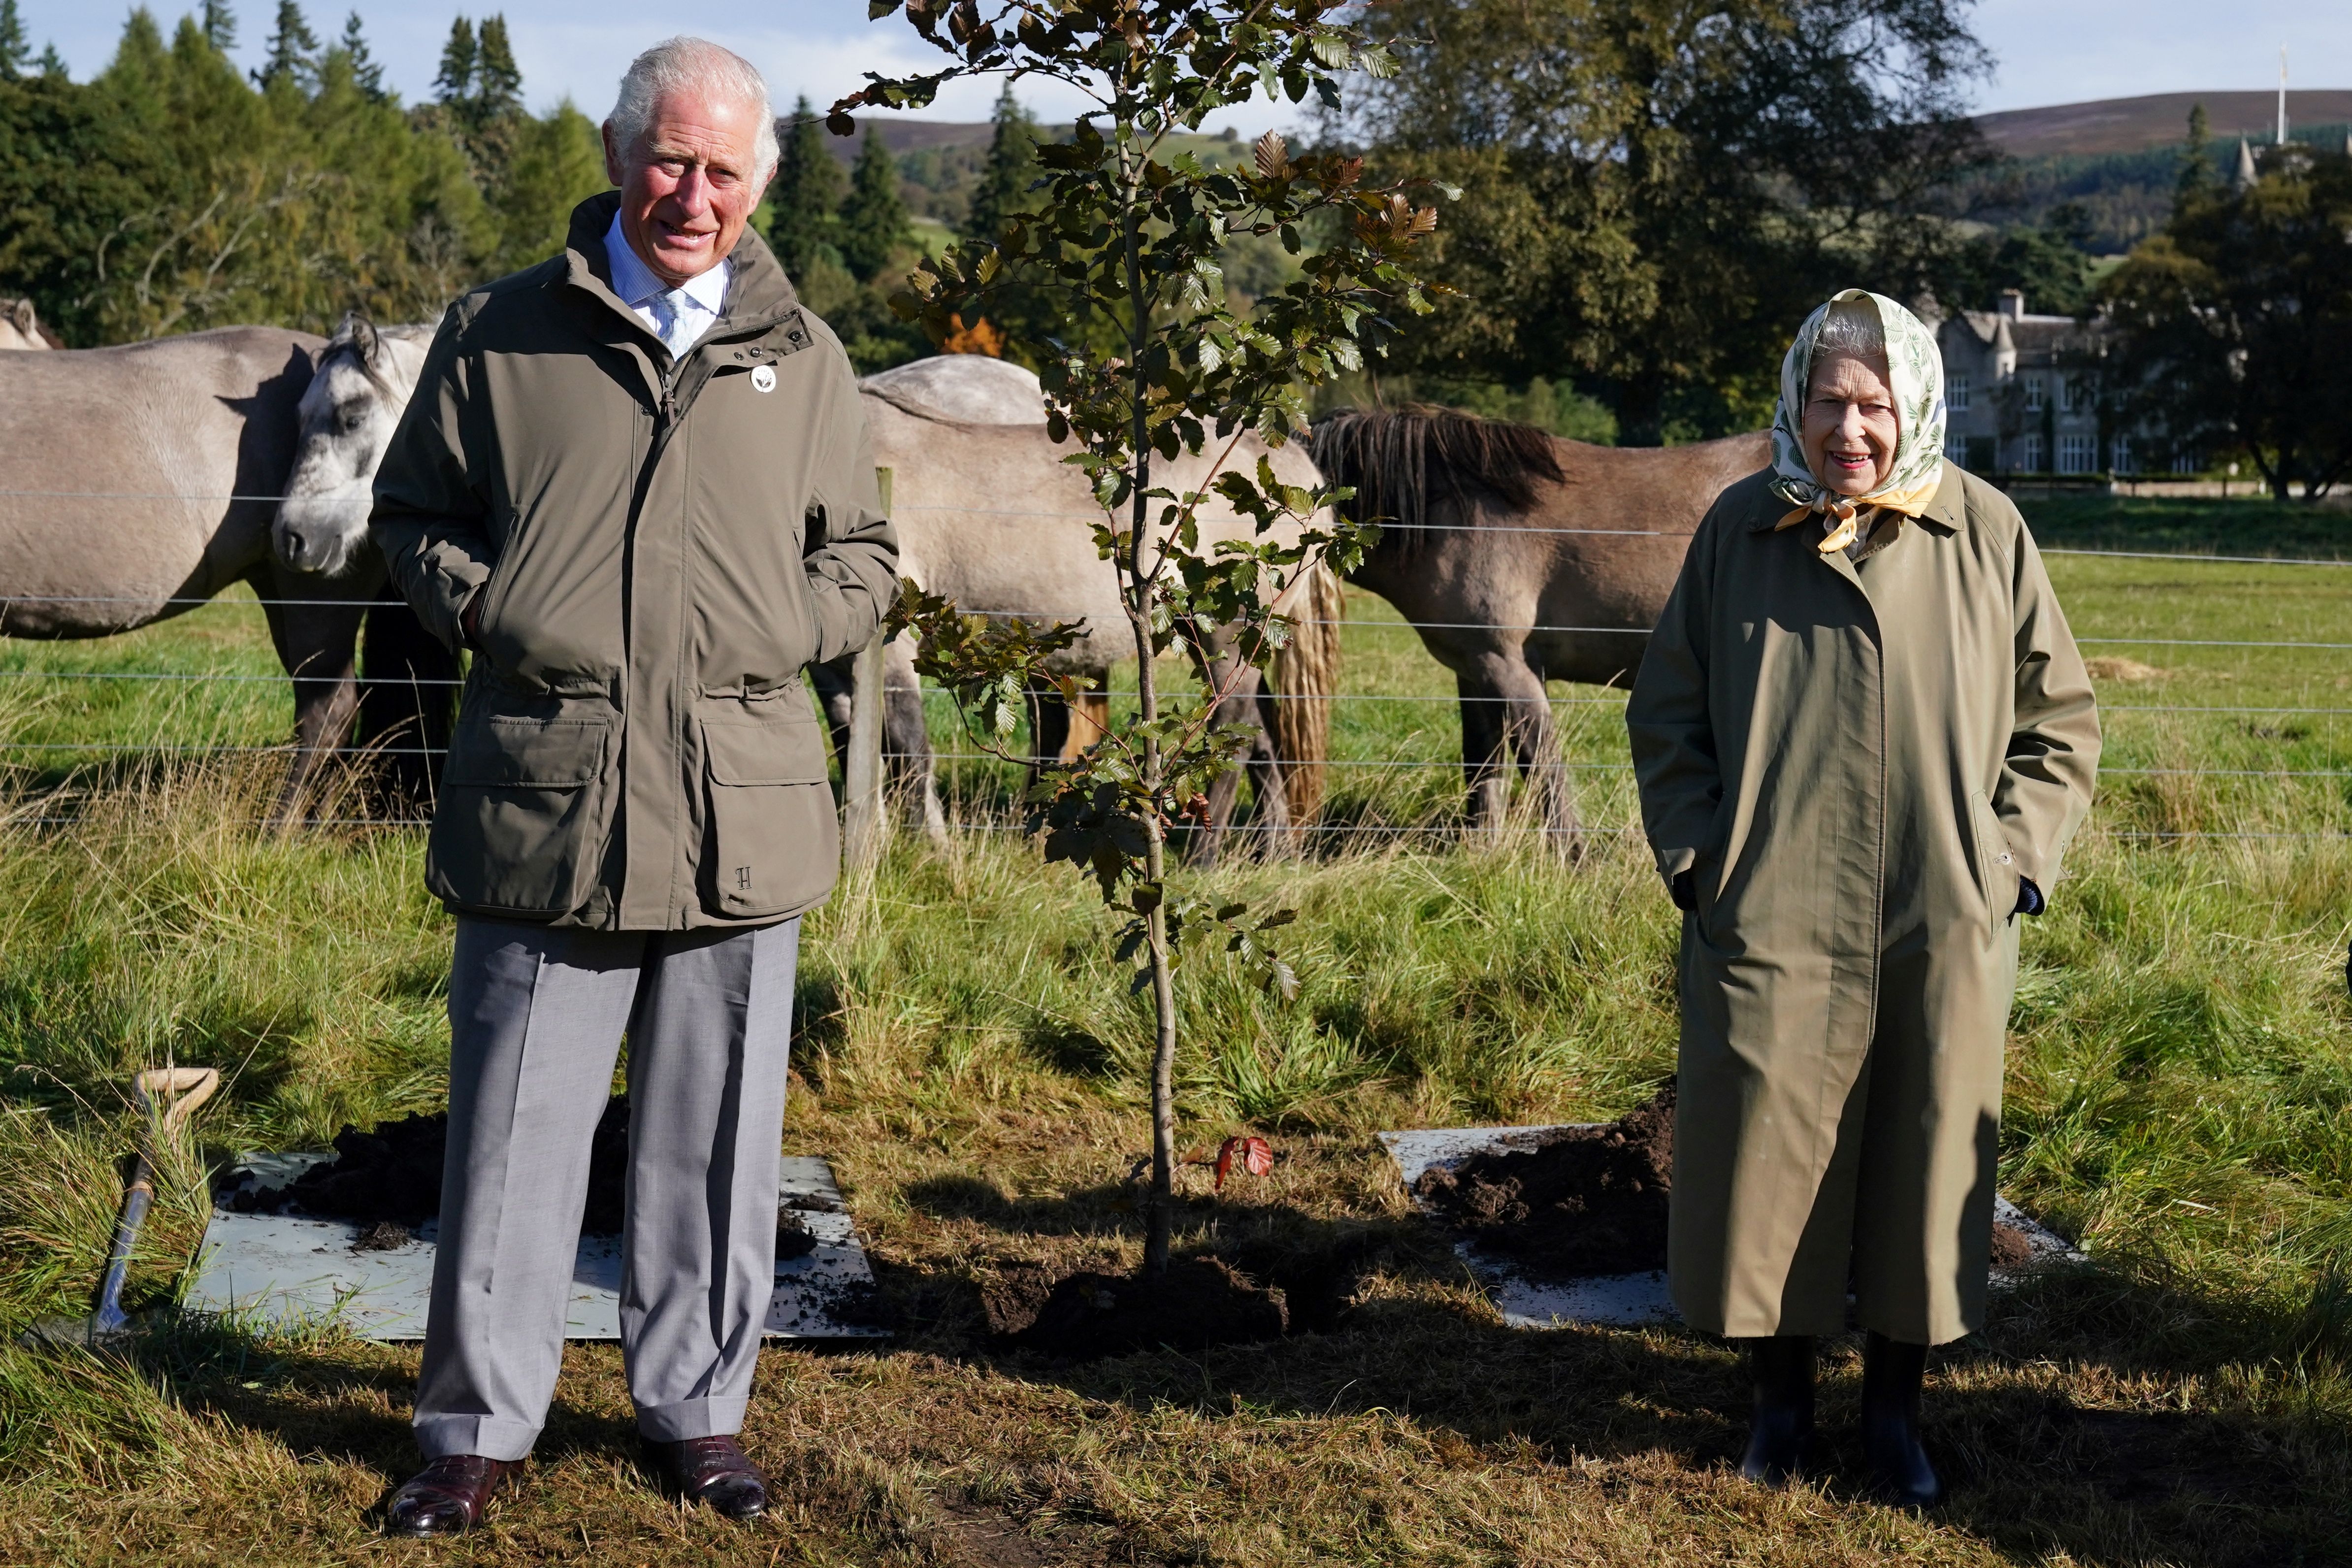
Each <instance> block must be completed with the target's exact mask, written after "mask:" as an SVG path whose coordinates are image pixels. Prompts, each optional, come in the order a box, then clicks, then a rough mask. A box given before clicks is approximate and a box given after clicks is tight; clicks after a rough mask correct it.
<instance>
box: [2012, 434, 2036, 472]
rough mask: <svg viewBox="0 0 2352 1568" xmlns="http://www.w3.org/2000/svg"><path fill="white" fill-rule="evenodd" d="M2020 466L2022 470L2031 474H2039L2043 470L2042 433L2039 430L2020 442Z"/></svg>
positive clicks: (2018, 460)
mask: <svg viewBox="0 0 2352 1568" xmlns="http://www.w3.org/2000/svg"><path fill="white" fill-rule="evenodd" d="M2018 447H2019V451H2018V455H2017V466H2018V468H2019V469H2020V470H2021V472H2024V473H2029V474H2038V473H2040V472H2042V436H2041V433H2040V432H2038V431H2037V432H2035V433H2034V434H2033V435H2031V436H2028V437H2025V439H2023V440H2022V441H2020V442H2019V443H2018Z"/></svg>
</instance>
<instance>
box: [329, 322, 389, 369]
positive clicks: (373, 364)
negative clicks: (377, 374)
mask: <svg viewBox="0 0 2352 1568" xmlns="http://www.w3.org/2000/svg"><path fill="white" fill-rule="evenodd" d="M335 336H336V337H337V338H339V339H341V340H342V341H343V342H348V343H350V344H351V345H352V348H354V349H356V350H358V351H359V356H360V359H361V360H362V363H366V364H367V365H368V366H369V367H370V368H372V369H381V368H383V336H382V335H381V334H380V333H378V332H377V331H376V330H375V323H374V322H373V321H369V320H368V319H367V318H366V317H365V316H362V315H361V314H360V313H359V312H358V311H357V310H346V311H344V312H343V320H342V324H341V325H340V326H338V327H337V328H336V329H335Z"/></svg>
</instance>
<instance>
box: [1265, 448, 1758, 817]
mask: <svg viewBox="0 0 2352 1568" xmlns="http://www.w3.org/2000/svg"><path fill="white" fill-rule="evenodd" d="M1309 450H1310V451H1311V452H1312V454H1313V456H1314V458H1315V463H1316V466H1317V467H1318V468H1320V469H1322V471H1323V475H1324V478H1325V479H1326V480H1327V481H1328V482H1329V483H1332V484H1338V485H1351V486H1353V487H1355V490H1356V498H1355V500H1351V501H1349V502H1347V503H1345V505H1344V508H1343V510H1345V511H1346V512H1347V513H1348V514H1349V516H1351V517H1370V518H1373V519H1375V520H1377V521H1381V523H1382V524H1383V527H1382V530H1381V542H1380V543H1379V545H1378V546H1377V547H1375V548H1374V549H1373V550H1372V551H1371V552H1370V554H1369V555H1367V556H1366V558H1365V561H1364V563H1363V565H1362V567H1361V568H1360V569H1359V570H1358V571H1356V572H1354V573H1352V574H1350V575H1349V581H1350V582H1352V583H1354V584H1357V585H1358V586H1360V587H1364V588H1369V589H1370V590H1371V591H1372V592H1373V593H1375V594H1378V595H1380V596H1381V598H1383V599H1386V600H1387V601H1388V602H1389V603H1390V604H1391V605H1395V606H1396V607H1397V609H1398V610H1399V611H1401V612H1402V614H1403V615H1404V617H1405V618H1406V619H1407V620H1409V621H1412V622H1413V623H1415V624H1416V625H1417V626H1418V627H1419V628H1420V632H1421V640H1422V642H1423V645H1424V646H1425V647H1427V648H1428V649H1429V651H1430V653H1431V654H1432V655H1433V656H1434V657H1435V658H1436V659H1437V661H1438V662H1439V663H1440V664H1443V665H1444V666H1445V668H1448V669H1450V670H1452V671H1453V672H1454V682H1455V685H1456V687H1457V689H1459V690H1460V693H1461V697H1462V766H1463V773H1464V776H1465V781H1466V783H1467V784H1468V787H1469V792H1470V800H1469V806H1470V817H1471V822H1472V825H1473V826H1477V827H1481V828H1490V827H1496V826H1500V825H1501V823H1502V821H1503V818H1504V812H1505V807H1506V804H1507V798H1508V791H1509V777H1510V767H1511V764H1512V763H1514V762H1516V763H1517V766H1518V768H1519V769H1520V771H1521V772H1523V773H1525V774H1526V776H1527V778H1528V785H1529V789H1530V791H1531V793H1532V795H1534V797H1535V800H1536V803H1537V805H1538V807H1539V809H1540V811H1541V813H1542V816H1543V820H1544V824H1545V826H1546V827H1547V828H1548V829H1549V831H1550V832H1551V833H1552V834H1553V835H1554V836H1555V841H1556V843H1557V844H1558V846H1559V848H1561V849H1562V850H1563V851H1564V852H1568V853H1573V852H1575V850H1576V849H1577V848H1578V847H1580V840H1581V835H1582V831H1583V830H1582V826H1581V824H1580V822H1579V820H1578V817H1577V813H1576V797H1575V794H1574V792H1573V791H1572V790H1571V789H1570V787H1569V782H1568V775H1567V772H1566V770H1565V769H1564V768H1563V767H1562V766H1561V763H1560V753H1559V731H1558V729H1557V728H1556V727H1555V726H1554V724H1553V722H1552V715H1551V705H1550V703H1549V701H1548V700H1546V696H1545V691H1544V682H1545V681H1546V680H1576V681H1585V682H1589V683H1591V684H1593V685H1597V686H1612V685H1621V684H1622V683H1624V682H1626V681H1628V680H1630V679H1632V677H1633V670H1634V668H1635V667H1636V666H1638V665H1639V664H1640V663H1641V661H1642V650H1643V648H1644V647H1646V646H1647V645H1648V643H1649V632H1650V628H1651V627H1652V626H1655V625H1656V624H1657V619H1658V612H1659V611H1660V610H1661V609H1663V608H1664V606H1665V602H1666V595H1667V593H1668V592H1669V591H1670V590H1671V589H1672V588H1673V587H1674V583H1675V573H1676V572H1678V571H1679V570H1680V569H1681V567H1682V560H1683V552H1684V551H1685V549H1687V548H1688V546H1689V543H1690V536H1691V534H1692V532H1693V531H1695V530H1696V528H1697V527H1698V522H1699V519H1700V518H1701V517H1703V516H1704V515H1706V509H1707V507H1708V505H1709V504H1710V503H1711V502H1713V500H1715V498H1716V497H1717V495H1718V494H1720V493H1721V492H1722V491H1723V489H1724V488H1725V487H1726V486H1727V485H1729V484H1730V483H1732V481H1733V480H1735V479H1740V478H1742V477H1743V476H1745V475H1748V474H1751V473H1754V472H1755V471H1756V470H1757V469H1758V468H1762V467H1763V466H1764V465H1765V464H1766V463H1767V462H1769V460H1770V456H1771V442H1770V439H1769V437H1767V436H1765V435H1764V434H1763V433H1761V432H1759V433H1757V434H1755V435H1749V436H1734V437H1727V438H1726V439H1724V440H1720V441H1704V442H1700V443H1698V444H1697V445H1695V446H1689V447H1594V446H1589V445H1587V444H1585V443H1584V442H1581V441H1567V440H1562V439H1560V438H1559V437H1556V436H1552V435H1550V434H1548V433H1547V432H1545V431H1542V430H1538V429H1537V428H1535V427H1534V426H1527V425H1514V424H1510V423H1507V422H1506V421H1503V420H1498V419H1481V418H1479V417H1477V416H1475V415H1469V414H1461V413H1457V412H1455V411H1454V410H1452V409H1444V408H1422V407H1414V408H1396V409H1349V410H1345V411H1343V412H1341V413H1338V414H1333V415H1328V416H1325V417H1324V418H1322V419H1320V420H1318V421H1317V422H1316V425H1315V432H1314V437H1313V439H1312V441H1311V443H1310V446H1309Z"/></svg>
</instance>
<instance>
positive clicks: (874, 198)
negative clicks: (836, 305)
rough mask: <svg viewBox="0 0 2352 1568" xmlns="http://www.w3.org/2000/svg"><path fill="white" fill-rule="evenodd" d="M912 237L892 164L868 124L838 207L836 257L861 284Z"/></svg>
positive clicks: (879, 135)
mask: <svg viewBox="0 0 2352 1568" xmlns="http://www.w3.org/2000/svg"><path fill="white" fill-rule="evenodd" d="M913 238H914V226H913V225H911V224H909V223H908V221H907V203H906V198H905V197H903V196H901V195H899V194H898V159H896V158H894V157H892V156H891V155H890V149H889V148H888V147H887V146H886V145H885V144H884V143H883V141H882V133H881V132H879V131H877V130H876V129H874V128H873V127H871V126H868V127H867V128H866V142H865V144H864V145H863V146H861V147H860V148H858V150H857V166H856V168H855V169H853V170H851V171H850V175H849V198H848V200H846V201H845V202H843V203H842V204H841V240H840V246H841V259H842V260H843V261H844V262H845V264H847V266H848V268H849V270H850V273H851V274H852V275H853V276H854V277H856V279H857V280H858V281H859V282H861V283H863V282H866V281H867V280H869V279H872V278H874V277H876V276H877V274H879V273H880V272H881V270H882V269H883V268H885V267H887V266H889V265H890V258H891V256H892V254H893V253H895V252H896V251H897V250H898V248H899V247H902V246H904V245H906V244H908V242H909V241H910V240H912V239H913Z"/></svg>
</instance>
